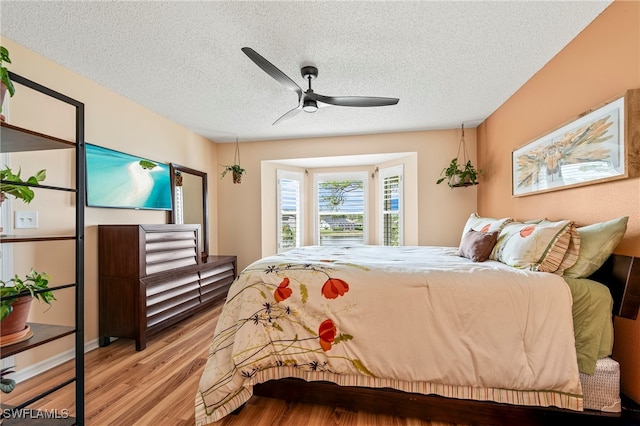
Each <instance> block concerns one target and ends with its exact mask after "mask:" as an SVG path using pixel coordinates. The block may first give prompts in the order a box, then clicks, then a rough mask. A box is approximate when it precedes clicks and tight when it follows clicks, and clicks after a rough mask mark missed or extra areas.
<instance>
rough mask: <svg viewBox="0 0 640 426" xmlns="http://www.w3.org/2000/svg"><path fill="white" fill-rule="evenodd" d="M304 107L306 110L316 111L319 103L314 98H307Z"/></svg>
mask: <svg viewBox="0 0 640 426" xmlns="http://www.w3.org/2000/svg"><path fill="white" fill-rule="evenodd" d="M302 109H303V110H304V111H305V112H316V111H317V110H318V103H317V102H316V101H315V100H313V99H309V98H306V99H305V100H304V102H302Z"/></svg>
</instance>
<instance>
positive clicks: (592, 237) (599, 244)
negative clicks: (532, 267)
mask: <svg viewBox="0 0 640 426" xmlns="http://www.w3.org/2000/svg"><path fill="white" fill-rule="evenodd" d="M628 221H629V217H628V216H623V217H619V218H617V219H612V220H609V221H607V222H599V223H594V224H593V225H587V226H582V227H579V228H578V234H579V235H580V253H578V260H577V261H576V263H575V264H574V265H573V266H571V267H570V268H568V269H567V270H566V271H564V276H565V277H570V278H587V277H588V276H590V275H591V274H593V273H594V272H595V271H597V270H598V269H599V268H600V267H601V266H602V265H603V264H604V262H605V261H606V260H607V258H608V257H609V256H611V254H612V253H613V251H614V250H615V248H616V247H617V246H618V244H620V241H621V240H622V237H623V236H624V233H625V232H626V230H627V222H628Z"/></svg>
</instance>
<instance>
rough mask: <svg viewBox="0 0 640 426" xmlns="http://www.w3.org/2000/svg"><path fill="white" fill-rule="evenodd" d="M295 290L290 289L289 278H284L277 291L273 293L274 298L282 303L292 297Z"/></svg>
mask: <svg viewBox="0 0 640 426" xmlns="http://www.w3.org/2000/svg"><path fill="white" fill-rule="evenodd" d="M292 293H293V290H291V289H290V288H289V278H287V277H284V279H283V280H282V282H281V283H280V285H279V286H278V288H276V291H274V292H273V297H274V298H275V299H276V302H282V301H283V300H286V299H287V298H289V296H291V294H292Z"/></svg>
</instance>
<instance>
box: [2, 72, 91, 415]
mask: <svg viewBox="0 0 640 426" xmlns="http://www.w3.org/2000/svg"><path fill="white" fill-rule="evenodd" d="M9 77H10V79H11V81H12V82H13V83H14V84H19V85H22V86H25V88H29V89H32V90H35V91H38V92H40V93H42V94H44V95H47V96H50V97H52V98H54V99H56V100H58V101H61V102H65V103H67V104H69V105H71V106H72V107H75V124H76V132H75V141H68V140H64V139H61V138H58V137H55V136H52V135H47V134H44V133H40V132H37V131H33V130H31V129H26V128H22V127H18V126H14V125H12V124H9V123H4V122H3V123H0V137H1V139H2V144H0V152H3V153H14V152H34V151H48V150H60V149H74V150H75V182H76V188H66V187H60V186H50V185H39V184H37V185H33V184H20V183H15V182H10V181H4V180H3V181H1V183H3V184H14V185H21V186H28V187H31V188H38V189H45V190H54V191H64V192H73V193H75V194H76V200H75V234H74V235H58V236H56V235H54V236H38V235H7V236H1V237H0V243H24V242H40V241H62V240H73V241H75V283H73V284H65V285H61V286H57V287H52V288H50V289H49V290H50V291H55V290H60V289H63V288H69V287H74V289H75V325H74V326H73V327H68V326H60V325H52V324H40V323H33V324H31V323H30V324H29V327H30V329H31V331H32V332H33V336H31V337H30V338H29V339H27V340H24V341H22V342H17V343H14V344H10V345H6V346H4V347H2V348H0V358H5V357H8V356H12V355H16V354H18V353H20V352H23V351H27V350H30V349H33V348H36V347H38V346H40V345H44V344H46V343H48V342H51V341H53V340H57V339H60V338H62V337H65V336H70V335H75V375H74V377H73V378H72V379H70V380H66V381H63V382H61V383H59V384H57V385H55V386H53V387H51V388H50V389H48V390H45V391H44V392H41V393H39V394H38V395H36V396H34V397H33V398H31V399H30V400H29V401H27V402H25V403H23V404H21V405H20V406H19V407H17V408H18V409H20V408H24V407H26V406H28V405H31V404H32V403H34V402H36V401H38V400H41V399H42V398H44V397H45V396H47V395H49V394H51V393H53V392H56V391H57V390H59V389H60V388H62V387H64V386H67V385H69V384H70V383H74V382H75V417H74V418H69V419H56V421H55V422H54V423H51V422H49V420H50V419H47V422H46V424H56V425H57V424H62V425H66V424H77V425H83V424H84V387H85V380H84V206H85V202H86V200H85V198H86V195H85V186H86V182H85V142H84V103H82V102H80V101H77V100H75V99H73V98H70V97H68V96H66V95H64V94H62V93H60V92H57V91H55V90H52V89H50V88H48V87H46V86H43V85H41V84H39V83H36V82H35V81H32V80H29V79H27V78H25V77H22V76H20V75H18V74H15V73H13V72H11V71H9ZM19 386H20V385H19V384H18V387H17V389H18V388H19ZM15 391H16V390H14V392H15ZM3 408H5V407H3ZM29 408H30V409H33V410H34V411H36V410H37V408H34V407H29ZM58 420H60V421H58ZM3 421H4V423H3V424H7V425H8V424H25V423H26V424H39V423H38V422H37V421H36V423H34V422H33V421H32V419H10V418H7V419H3Z"/></svg>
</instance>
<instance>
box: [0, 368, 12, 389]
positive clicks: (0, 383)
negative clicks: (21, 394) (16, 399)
mask: <svg viewBox="0 0 640 426" xmlns="http://www.w3.org/2000/svg"><path fill="white" fill-rule="evenodd" d="M12 368H13V367H5V368H3V369H2V370H0V390H1V391H2V393H10V392H11V391H12V390H13V389H15V387H16V381H15V380H13V379H10V378H8V377H6V376H7V375H9V374H12V373H15V371H13V370H12Z"/></svg>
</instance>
